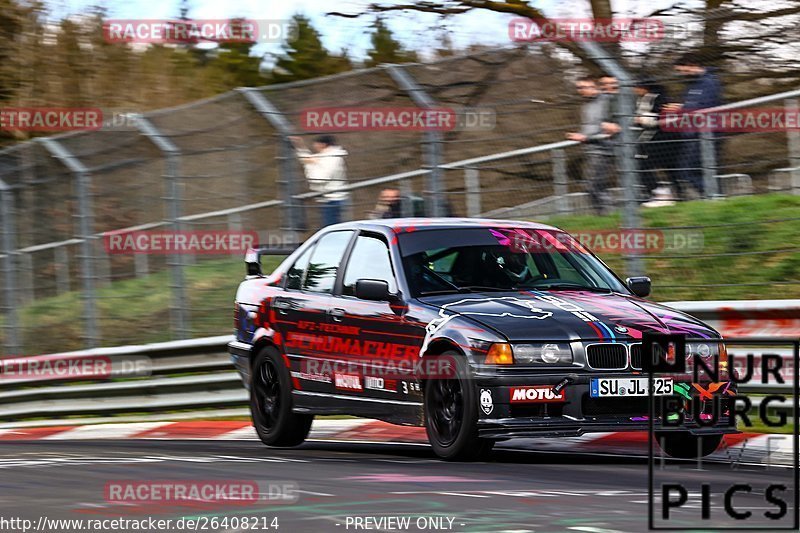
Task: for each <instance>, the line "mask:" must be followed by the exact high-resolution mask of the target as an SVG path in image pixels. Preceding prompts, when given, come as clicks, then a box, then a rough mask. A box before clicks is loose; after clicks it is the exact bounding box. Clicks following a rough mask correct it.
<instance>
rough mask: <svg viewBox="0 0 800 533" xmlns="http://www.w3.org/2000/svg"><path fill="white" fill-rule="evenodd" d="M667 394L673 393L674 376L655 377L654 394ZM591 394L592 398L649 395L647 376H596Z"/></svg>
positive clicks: (592, 383)
mask: <svg viewBox="0 0 800 533" xmlns="http://www.w3.org/2000/svg"><path fill="white" fill-rule="evenodd" d="M667 394H672V378H653V395H654V396H664V395H667ZM589 396H591V397H592V398H607V397H612V396H613V397H618V396H647V378H594V379H592V382H591V387H590V390H589Z"/></svg>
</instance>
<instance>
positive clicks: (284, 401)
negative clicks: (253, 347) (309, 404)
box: [250, 346, 314, 446]
mask: <svg viewBox="0 0 800 533" xmlns="http://www.w3.org/2000/svg"><path fill="white" fill-rule="evenodd" d="M252 371H253V374H252V376H253V378H252V383H251V385H250V413H251V414H252V415H253V426H254V427H255V428H256V433H257V434H258V437H259V438H260V439H261V442H263V443H264V444H266V445H267V446H297V445H299V444H302V442H303V441H304V440H306V437H307V436H308V432H309V431H311V423H312V422H313V421H314V416H313V415H302V414H296V413H293V412H292V385H291V379H290V375H289V370H288V369H287V368H286V365H285V364H284V363H283V359H282V358H281V355H280V353H279V352H278V350H277V349H275V348H274V347H271V346H270V347H267V348H264V349H263V350H261V351H260V352H259V353H258V355H256V358H255V360H254V361H253V368H252Z"/></svg>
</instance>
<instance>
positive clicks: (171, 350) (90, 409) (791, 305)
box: [0, 300, 800, 423]
mask: <svg viewBox="0 0 800 533" xmlns="http://www.w3.org/2000/svg"><path fill="white" fill-rule="evenodd" d="M669 305H671V306H672V307H675V308H677V309H682V310H685V311H687V312H690V313H692V314H694V315H696V316H698V317H699V318H705V319H709V317H712V318H713V317H720V316H723V315H724V313H726V312H735V313H737V316H738V317H740V318H741V317H752V318H750V319H749V320H751V321H752V322H754V323H755V325H754V326H753V327H754V328H755V330H756V331H757V330H759V328H761V329H764V328H766V329H768V327H766V326H763V327H762V326H758V325H757V323H758V322H767V321H769V320H771V318H769V317H770V316H773V315H777V316H780V317H781V318H779V319H778V320H782V322H781V324H783V325H784V327H786V326H787V324H788V327H790V328H791V327H792V326H791V324H792V322H791V319H790V321H789V322H787V320H786V318H785V317H786V316H787V313H789V314H791V315H792V316H794V317H795V320H797V321H798V323H800V301H797V300H763V301H735V302H671V303H670V304H669ZM745 320H747V318H745ZM712 322H713V320H712ZM716 325H717V326H718V327H720V328H721V330H722V331H723V333H725V329H724V328H725V323H724V321H723V322H721V323H718V324H716ZM780 336H783V337H785V336H786V335H785V334H784V335H780ZM799 336H800V335H799ZM792 337H793V338H794V335H793V336H792ZM231 340H233V336H231V335H222V336H217V337H206V338H201V339H191V340H185V341H170V342H161V343H156V344H147V345H138V346H120V347H113V348H95V349H91V350H85V351H79V352H68V353H62V354H52V355H48V356H40V357H45V358H49V359H51V360H52V359H70V358H87V357H105V358H111V359H112V360H114V358H120V359H123V358H135V357H143V356H144V357H147V358H148V360H149V362H150V368H149V370H150V372H149V373H148V374H149V375H147V376H140V377H130V378H123V377H116V376H113V375H112V376H110V378H109V379H103V380H100V381H92V382H86V381H83V382H80V383H76V382H66V381H64V380H63V379H54V378H49V379H33V378H29V379H18V380H9V379H0V421H3V422H12V421H21V420H26V419H34V418H50V419H53V418H55V419H61V420H63V419H69V422H73V421H74V419H75V418H76V417H79V418H80V419H81V420H83V419H85V418H86V417H94V418H91V420H92V423H97V422H98V421H102V420H103V419H105V420H106V421H108V422H116V421H118V420H120V417H122V416H125V415H132V414H138V413H143V412H146V413H150V414H153V413H161V414H163V415H164V416H165V417H169V416H170V415H172V414H177V412H179V411H196V412H197V416H204V415H205V413H212V414H213V412H214V410H219V409H228V410H230V409H231V408H241V407H245V406H246V405H247V401H248V397H247V393H246V392H245V390H244V388H243V387H242V384H241V381H240V379H239V376H238V374H237V373H236V372H235V371H234V367H233V365H232V363H231V362H230V358H229V356H228V354H227V348H226V346H227V344H228V342H230V341H231ZM754 344H756V343H754ZM729 352H730V353H734V354H736V355H739V354H745V353H748V352H749V353H754V354H756V356H759V355H761V354H763V353H770V354H777V355H779V356H781V357H782V358H783V359H784V361H785V362H789V361H793V351H792V349H789V348H774V347H769V348H766V347H765V348H760V349H759V348H758V347H757V346H756V349H753V350H751V349H747V350H742V349H737V348H731V349H730V350H729ZM793 370H796V369H793ZM741 390H743V391H746V392H753V393H776V392H777V393H781V392H782V393H791V384H785V385H783V386H781V385H777V384H767V385H761V384H752V385H749V386H747V387H741ZM178 416H184V415H178ZM103 417H104V418H103Z"/></svg>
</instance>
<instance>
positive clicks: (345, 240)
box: [273, 230, 354, 392]
mask: <svg viewBox="0 0 800 533" xmlns="http://www.w3.org/2000/svg"><path fill="white" fill-rule="evenodd" d="M353 234H354V232H353V231H352V230H344V231H333V232H330V233H326V234H324V235H322V236H321V237H320V238H319V239H318V240H317V243H316V244H315V245H314V246H313V247H312V248H310V249H309V250H308V251H307V252H305V253H304V254H302V255H301V256H300V257H299V258H298V259H297V261H296V262H295V264H294V265H293V266H292V267H291V268H290V269H289V271H288V272H287V276H286V285H285V290H284V292H283V294H282V295H281V296H279V297H277V298H276V299H275V301H274V303H273V306H274V308H275V310H276V317H277V323H278V325H279V326H280V329H279V330H280V331H281V333H282V335H283V346H284V353H285V354H286V355H287V356H288V357H289V360H290V362H291V366H292V371H293V376H294V377H296V378H298V380H299V381H298V382H296V384H295V385H296V386H298V385H299V388H301V389H303V390H320V391H324V392H330V390H331V386H330V383H329V382H332V379H333V378H332V376H329V373H327V372H325V368H326V366H325V364H324V361H326V360H328V359H329V358H330V356H331V350H332V349H333V346H332V345H331V343H330V339H329V338H328V333H327V332H326V325H327V324H328V322H329V318H328V309H329V308H330V300H331V295H332V293H333V290H334V287H335V285H336V280H337V278H338V276H339V270H340V266H341V262H342V259H343V258H344V255H345V251H346V250H347V248H348V246H349V244H350V241H351V239H352V237H353ZM326 385H327V386H326Z"/></svg>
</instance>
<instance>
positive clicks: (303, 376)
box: [292, 372, 331, 383]
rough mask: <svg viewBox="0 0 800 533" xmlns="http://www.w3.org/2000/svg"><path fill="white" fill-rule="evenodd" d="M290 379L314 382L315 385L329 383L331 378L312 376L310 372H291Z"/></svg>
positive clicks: (319, 375) (321, 375)
mask: <svg viewBox="0 0 800 533" xmlns="http://www.w3.org/2000/svg"><path fill="white" fill-rule="evenodd" d="M292 377H293V378H297V379H303V380H305V381H315V382H317V383H330V382H331V377H330V376H325V375H323V374H312V373H310V372H292Z"/></svg>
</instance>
